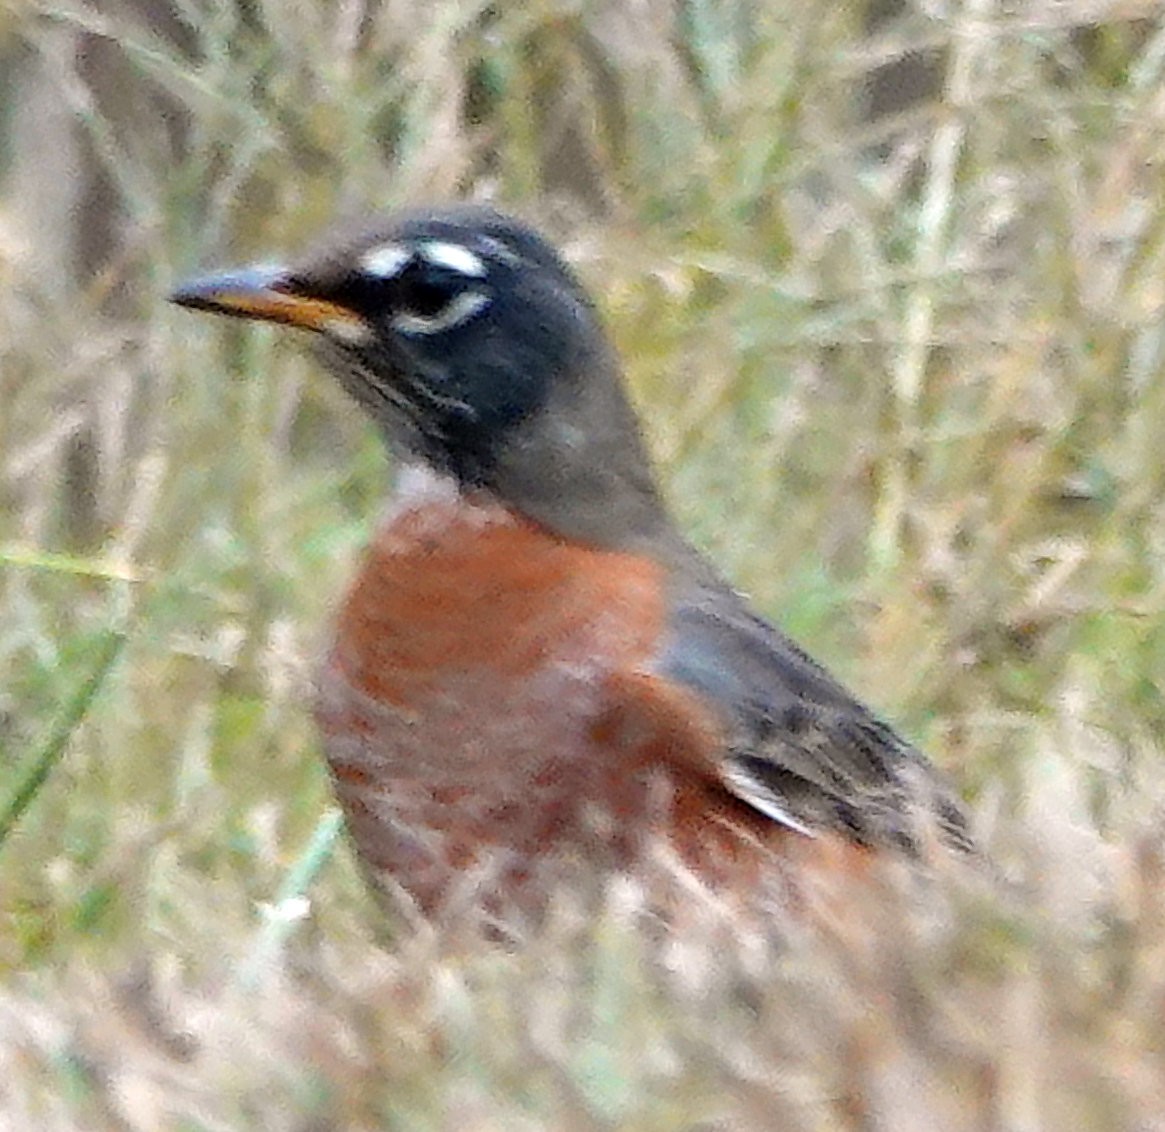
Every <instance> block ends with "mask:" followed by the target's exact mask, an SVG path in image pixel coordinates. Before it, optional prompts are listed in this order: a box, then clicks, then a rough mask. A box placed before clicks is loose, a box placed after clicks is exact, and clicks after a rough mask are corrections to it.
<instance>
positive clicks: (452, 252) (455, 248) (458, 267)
mask: <svg viewBox="0 0 1165 1132" xmlns="http://www.w3.org/2000/svg"><path fill="white" fill-rule="evenodd" d="M418 250H419V251H420V253H421V258H422V259H424V260H425V261H426V262H428V263H431V264H432V265H433V266H434V267H447V268H448V269H449V270H450V271H456V272H457V274H458V275H468V276H470V277H471V278H473V279H483V278H485V274H486V270H485V263H484V261H483V260H482V258H481V256H479V255H478V254H477V253H476V252H471V251H470V250H469V249H468V248H467V247H466V246H465V245H464V244H451V243H449V242H448V241H447V240H426V241H425V242H424V243H423V244H421V245H420V246H419V248H418Z"/></svg>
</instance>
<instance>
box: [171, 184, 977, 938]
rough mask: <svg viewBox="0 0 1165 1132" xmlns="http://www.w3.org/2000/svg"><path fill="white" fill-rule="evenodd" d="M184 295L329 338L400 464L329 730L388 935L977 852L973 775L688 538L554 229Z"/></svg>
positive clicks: (360, 583) (472, 226)
mask: <svg viewBox="0 0 1165 1132" xmlns="http://www.w3.org/2000/svg"><path fill="white" fill-rule="evenodd" d="M171 299H172V301H173V302H174V303H177V304H178V305H180V306H182V307H185V308H190V309H193V310H197V311H207V312H212V313H216V314H222V315H229V316H234V317H238V318H244V319H257V320H260V321H266V322H273V323H281V324H285V325H287V326H290V327H294V328H298V329H300V330H303V331H306V332H308V334H309V335H310V336H311V338H312V340H313V342H314V345H315V348H316V352H317V355H318V358H319V360H320V362H321V364H322V367H323V368H324V370H325V371H327V372H328V373H330V374H331V375H332V376H333V377H334V378H335V379H336V380H337V381H338V382H339V384H340V385H341V386H342V388H343V389H344V390H345V391H346V392H347V394H348V395H349V396H350V397H351V398H352V399H353V400H355V402H356V403H357V404H358V405H359V406H361V407H362V408H363V410H364V412H365V413H366V414H367V416H368V417H369V418H370V419H371V421H372V423H373V424H374V425H375V426H376V428H377V430H378V431H379V433H380V434H381V436H382V437H383V440H384V441H385V443H386V445H387V447H388V449H389V450H390V452H391V453H392V454H393V456H394V458H395V464H396V469H397V472H396V480H395V488H394V490H393V491H392V493H391V495H390V498H389V500H388V503H387V507H386V510H385V513H384V516H383V518H382V519H381V521H380V523H379V525H378V527H377V528H376V532H375V534H374V536H373V538H372V541H371V545H370V546H369V547H368V549H367V551H366V553H365V555H364V557H363V560H362V561H361V563H360V564H359V566H358V568H357V570H356V574H355V578H354V580H353V582H352V583H351V585H350V587H349V589H348V590H347V592H346V594H345V595H344V596H343V597H342V599H341V601H340V603H339V607H338V610H337V612H336V614H335V623H334V632H333V636H332V641H331V644H330V647H329V648H328V649H327V652H326V656H325V658H324V659H323V661H322V664H321V665H320V668H319V675H318V679H317V681H316V687H315V702H314V708H313V710H314V715H315V721H316V724H317V727H318V730H319V733H320V736H321V740H322V748H323V752H324V755H325V759H326V762H327V764H328V767H329V770H330V772H331V778H332V782H333V785H334V789H335V792H336V795H337V797H338V800H339V803H340V806H341V809H342V811H343V813H344V815H345V820H346V824H347V828H348V832H349V834H350V838H351V840H352V842H353V844H354V847H355V850H356V855H357V858H358V859H359V861H360V862H361V864H362V866H363V868H364V872H365V874H366V875H367V877H368V879H369V880H370V881H371V883H372V887H373V888H374V890H375V891H376V892H377V893H378V894H379V895H380V896H381V898H382V899H383V900H385V901H386V902H387V903H388V904H389V905H390V906H391V907H393V908H394V909H396V910H398V911H401V910H403V911H405V912H406V913H407V914H409V915H414V916H417V917H419V918H420V919H421V920H440V918H441V917H442V916H443V915H448V914H451V913H450V909H451V908H453V907H454V906H459V907H463V908H464V907H466V906H468V907H476V908H477V909H478V910H479V911H482V914H483V916H486V917H487V918H489V919H490V920H491V922H494V923H497V922H505V919H506V917H507V916H514V917H526V918H527V920H528V919H530V918H536V917H537V916H539V915H544V914H545V909H546V907H547V904H548V901H550V900H551V899H552V890H553V885H554V878H555V877H556V876H558V875H561V874H559V873H557V872H556V868H558V867H559V866H562V865H563V864H564V863H570V864H571V865H572V867H575V868H577V869H580V870H581V871H582V874H583V875H585V876H587V877H592V878H595V877H597V878H600V879H601V878H613V877H620V876H624V877H626V876H635V875H640V871H641V870H644V871H646V870H647V868H648V865H647V862H648V861H649V860H650V859H653V855H654V859H658V856H659V853H661V852H662V853H663V854H664V856H666V858H667V859H668V860H670V861H672V862H673V863H675V864H678V865H679V866H680V867H682V869H684V870H686V871H687V873H688V874H689V875H690V876H691V877H693V878H695V879H696V880H697V881H699V882H700V884H701V885H702V886H704V887H706V888H708V889H710V890H712V891H716V892H725V893H728V894H730V895H732V896H733V898H734V899H738V900H741V901H746V902H747V901H748V900H749V899H751V894H753V893H755V892H757V891H759V890H760V889H762V888H763V887H764V880H765V877H766V876H767V875H769V874H772V873H774V872H778V871H779V870H780V869H781V867H782V863H783V862H786V861H789V860H795V859H798V857H799V855H803V854H804V852H805V851H806V850H807V849H808V848H810V847H813V846H818V847H825V846H832V847H834V849H836V850H837V852H838V853H839V854H840V855H841V856H840V858H839V859H842V860H849V861H855V862H860V861H861V860H864V859H867V858H868V857H870V856H871V855H876V854H881V853H887V854H893V855H895V856H897V857H915V858H917V857H919V856H920V855H922V854H924V853H930V852H935V851H937V852H939V853H946V852H948V851H949V852H950V853H951V854H952V855H958V854H959V853H963V852H965V851H968V850H969V849H970V848H971V846H972V839H971V835H970V833H969V831H968V830H969V822H968V817H967V813H966V810H965V807H964V805H963V803H962V802H961V800H960V798H959V797H958V795H957V793H956V792H955V790H954V788H953V786H952V785H951V784H950V783H949V782H948V781H947V779H946V777H945V776H944V775H943V774H942V773H940V772H939V770H938V769H937V768H936V767H935V766H934V765H933V764H932V763H931V762H929V761H928V760H927V759H926V757H925V756H924V755H923V754H922V753H921V752H920V751H919V750H918V749H917V748H916V747H914V746H912V745H911V744H910V743H909V742H907V741H906V740H905V739H903V738H901V737H900V736H899V735H898V733H896V732H895V731H894V730H893V729H892V728H891V727H890V726H889V725H887V724H886V723H885V722H883V721H882V720H881V719H880V718H879V717H877V716H876V715H875V714H874V713H873V712H872V711H871V710H870V709H868V708H867V707H866V706H865V705H864V704H863V703H862V702H860V701H859V700H858V699H857V698H855V697H854V696H853V695H852V694H851V693H850V692H849V691H848V690H847V689H846V688H845V687H843V685H842V684H841V683H839V682H838V681H837V680H836V679H835V678H834V677H833V676H831V675H830V674H829V673H828V672H827V671H826V670H825V668H823V667H822V666H821V665H820V664H818V663H817V662H816V661H815V660H813V659H812V658H811V657H810V656H809V655H808V654H807V653H806V652H805V651H803V650H802V649H801V648H800V647H799V646H798V645H796V644H795V643H794V642H793V641H792V640H790V639H789V638H788V637H787V636H785V635H784V634H783V633H782V632H781V631H780V630H779V629H777V628H776V627H775V626H774V625H772V624H771V623H770V622H769V621H767V620H765V619H764V618H762V617H761V616H760V615H759V614H758V613H757V612H756V611H754V609H753V608H752V607H751V606H750V604H749V603H748V601H747V600H746V599H745V598H744V597H743V596H742V595H741V594H740V593H739V592H737V591H736V590H735V589H734V588H733V587H732V586H731V585H730V584H729V583H728V582H727V581H725V580H724V578H723V577H722V576H721V574H720V573H719V572H718V570H717V569H716V568H715V567H714V566H713V565H712V564H711V562H710V561H709V560H708V558H706V557H705V556H704V555H703V554H702V553H701V552H699V551H698V550H696V549H695V548H694V546H693V545H692V543H691V542H689V541H688V540H687V538H685V537H684V535H683V534H681V532H680V530H679V529H678V528H677V526H676V524H675V523H674V521H673V520H672V518H671V517H670V515H669V513H668V510H667V508H666V506H665V504H664V502H663V498H662V495H661V491H660V488H659V486H658V482H657V479H656V476H655V473H654V471H653V469H652V466H651V462H650V459H649V456H648V453H647V450H646V445H645V442H644V439H643V435H642V432H641V428H640V425H639V422H638V418H637V416H636V413H635V412H634V411H633V409H632V406H631V402H630V400H629V397H628V394H627V392H626V390H625V385H624V378H623V373H622V365H621V362H620V359H619V357H618V356H617V354H616V352H615V350H614V348H613V347H612V344H611V342H610V339H609V337H608V335H607V333H606V331H605V330H604V328H603V326H602V323H601V320H600V316H599V314H598V311H597V308H596V305H595V304H594V302H593V301H592V299H591V297H590V295H589V294H588V292H587V291H586V290H585V289H584V287H583V286H582V284H581V283H580V282H579V280H578V278H577V276H576V275H575V273H574V272H573V271H572V270H571V269H570V268H569V267H568V265H567V264H566V262H565V261H564V259H563V258H562V256H561V255H560V254H559V253H558V252H557V251H556V250H555V249H554V248H553V247H552V245H551V244H550V243H549V242H548V241H547V240H546V239H545V238H544V237H543V236H542V235H540V234H539V233H538V232H537V231H536V230H535V229H534V228H533V227H531V226H530V225H528V224H527V223H525V222H524V221H522V220H519V219H517V218H515V217H513V216H510V215H508V214H506V213H503V212H500V211H497V210H495V209H494V208H493V207H491V206H487V205H478V204H456V205H450V206H447V207H441V208H434V207H425V208H416V209H412V210H405V211H400V212H396V213H392V214H388V215H384V216H378V217H375V218H373V219H367V220H363V221H360V222H358V223H355V224H348V225H343V226H341V227H339V228H338V229H337V230H335V231H333V232H331V233H330V234H328V235H326V236H325V237H324V239H323V240H322V241H321V242H320V243H319V244H318V245H317V246H316V247H315V248H314V249H312V250H310V251H309V252H308V254H306V255H305V256H302V257H300V258H298V259H296V260H293V261H292V262H291V263H289V264H287V265H276V266H271V265H261V266H250V267H244V268H240V269H236V270H227V271H216V272H212V273H210V274H205V275H201V276H199V277H197V278H194V279H192V280H191V281H189V282H187V283H185V284H184V285H182V286H180V287H179V288H178V289H177V290H176V291H175V292H174V293H173V294H172V295H171ZM935 847H937V850H936V848H935ZM830 853H831V854H832V853H833V849H831V850H830ZM830 859H833V857H832V856H830ZM644 875H645V874H644ZM467 878H471V879H470V880H467ZM467 894H468V895H467Z"/></svg>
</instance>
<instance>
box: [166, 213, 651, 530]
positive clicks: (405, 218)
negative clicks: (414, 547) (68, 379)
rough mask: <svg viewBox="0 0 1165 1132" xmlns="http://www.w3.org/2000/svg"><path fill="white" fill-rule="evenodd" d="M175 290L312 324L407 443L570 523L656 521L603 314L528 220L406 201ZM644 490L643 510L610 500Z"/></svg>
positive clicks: (187, 300) (396, 441) (472, 481)
mask: <svg viewBox="0 0 1165 1132" xmlns="http://www.w3.org/2000/svg"><path fill="white" fill-rule="evenodd" d="M172 298H173V300H174V301H175V302H177V303H179V304H181V305H183V306H186V307H192V308H195V309H200V310H210V311H215V312H218V313H222V314H231V315H236V316H241V317H245V318H256V319H264V320H267V321H274V322H282V323H287V324H290V325H292V326H298V327H302V328H305V329H308V330H311V331H313V332H315V334H316V335H317V336H318V345H319V348H320V353H321V356H322V358H323V361H324V363H325V364H326V366H327V367H328V368H329V369H330V370H331V371H332V372H333V373H334V374H335V375H336V376H337V378H338V379H339V380H340V382H341V384H342V385H343V386H344V388H345V389H346V390H347V391H348V392H349V393H350V394H351V395H352V396H353V397H354V398H355V399H356V400H357V401H358V402H359V403H360V404H361V405H362V406H363V407H364V408H365V410H366V411H367V412H368V413H369V414H370V415H371V417H372V418H373V420H374V421H375V422H376V423H377V424H378V425H379V426H380V428H381V430H382V431H383V432H384V434H385V436H386V437H387V439H388V440H389V442H390V444H391V445H392V446H393V447H394V448H396V449H397V450H398V451H399V452H400V453H401V455H403V456H404V457H405V458H406V459H413V460H422V461H425V462H426V463H428V464H430V465H432V466H433V467H434V468H436V469H437V470H438V471H440V472H444V473H447V474H449V475H452V476H454V477H455V478H456V479H457V480H459V481H460V482H461V483H462V484H463V485H464V486H466V487H474V488H486V489H488V490H493V491H495V492H497V493H498V494H499V495H500V496H501V497H502V498H503V499H504V500H505V501H506V502H508V503H510V504H511V505H512V506H514V507H515V508H516V509H518V510H520V511H523V512H525V513H527V514H529V515H530V516H531V517H532V518H535V519H537V520H538V521H540V522H543V523H546V524H547V525H549V526H551V527H552V528H555V529H557V530H559V532H560V533H562V534H568V535H572V536H576V537H590V538H592V539H594V540H596V541H600V542H604V543H618V542H622V541H625V539H626V538H627V537H633V536H634V535H635V534H640V535H641V534H643V533H644V532H643V531H632V530H622V531H621V530H619V527H621V526H622V527H627V525H628V524H630V525H632V526H635V525H637V524H638V525H642V524H649V523H651V524H653V523H654V522H655V521H656V518H657V514H658V502H657V499H656V495H655V490H654V486H653V484H652V482H651V477H650V474H649V472H648V470H647V464H646V460H645V457H644V455H643V449H642V444H641V441H640V438H639V433H638V429H637V426H636V423H635V420H634V417H633V415H632V413H631V410H630V408H629V406H628V404H627V402H626V399H625V397H624V394H623V390H622V386H621V381H620V378H619V373H618V366H617V364H616V362H615V359H614V356H613V354H612V352H611V349H610V347H609V345H608V343H607V341H606V338H605V336H604V334H603V332H602V329H601V327H600V326H599V323H598V320H597V317H596V314H595V311H594V308H593V307H592V305H591V303H590V300H589V299H588V297H587V295H586V293H585V292H584V291H583V289H582V287H581V286H580V285H579V283H578V282H577V280H576V279H575V278H574V276H573V275H572V274H571V272H570V271H569V269H568V268H567V267H566V266H565V264H564V263H563V262H562V260H561V259H560V258H559V257H558V255H557V254H556V253H555V252H554V250H553V249H552V248H551V247H550V246H549V245H548V244H547V243H546V242H545V241H544V240H543V239H542V238H541V237H540V236H538V235H537V234H536V233H535V232H533V231H532V230H531V229H530V228H528V227H527V226H526V225H524V224H522V223H520V222H519V221H517V220H514V219H512V218H510V217H507V216H505V215H503V214H501V213H498V212H495V211H493V210H492V209H488V208H478V207H468V206H467V207H460V208H452V209H446V210H441V211H426V212H408V213H402V214H398V215H396V216H393V217H389V218H387V219H386V220H383V221H381V222H372V223H365V224H363V225H361V226H360V227H358V228H354V229H348V230H347V231H343V232H339V233H335V234H333V235H332V236H330V237H328V238H326V239H325V240H324V241H323V242H322V243H321V245H320V246H319V249H318V251H316V252H315V253H313V254H311V255H309V256H308V257H306V258H305V259H304V260H303V261H302V262H300V263H296V264H292V265H291V266H288V267H254V268H246V269H243V270H239V271H229V272H223V273H219V274H214V275H209V276H204V277H202V278H200V279H196V280H193V281H192V282H190V283H189V284H187V285H185V286H183V287H181V288H180V289H179V290H178V291H177V292H175V294H174V295H173V296H172ZM629 487H630V488H631V489H633V490H632V491H631V492H630V493H628V491H627V489H628V488H629ZM629 494H630V496H631V497H632V499H633V500H637V501H638V502H637V504H632V503H628V502H622V503H619V504H618V506H617V507H614V508H613V512H612V506H613V500H614V498H615V497H616V496H620V497H627V496H628V495H629ZM604 511H607V512H610V513H608V514H607V517H606V518H603V515H604Z"/></svg>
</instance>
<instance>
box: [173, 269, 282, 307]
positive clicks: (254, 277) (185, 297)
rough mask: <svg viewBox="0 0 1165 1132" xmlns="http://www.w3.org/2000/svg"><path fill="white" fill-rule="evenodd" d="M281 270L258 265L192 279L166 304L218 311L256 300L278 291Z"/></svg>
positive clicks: (180, 285) (280, 285)
mask: <svg viewBox="0 0 1165 1132" xmlns="http://www.w3.org/2000/svg"><path fill="white" fill-rule="evenodd" d="M287 278H288V271H287V269H286V268H284V267H276V266H268V265H265V264H264V265H261V266H256V267H245V268H241V269H239V270H232V271H216V272H212V273H210V274H208V275H199V276H195V278H193V279H188V280H187V281H186V282H184V283H179V284H178V286H177V287H175V288H174V290H173V291H171V292H170V294H169V295H168V296H167V301H168V302H171V303H174V304H175V305H176V306H180V307H186V308H187V309H188V310H202V311H221V310H223V309H224V308H225V307H227V306H229V305H230V303H231V300H236V301H237V300H239V299H246V298H257V297H259V296H262V295H266V294H270V293H271V292H273V291H280V290H282V289H283V287H284V286H285V285H286V282H287Z"/></svg>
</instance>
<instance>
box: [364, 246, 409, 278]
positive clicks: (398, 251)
mask: <svg viewBox="0 0 1165 1132" xmlns="http://www.w3.org/2000/svg"><path fill="white" fill-rule="evenodd" d="M412 259H413V250H412V248H406V247H404V246H403V245H401V244H381V245H380V247H378V248H372V249H371V250H370V251H367V252H365V253H364V254H363V255H362V256H361V257H360V266H361V267H362V268H363V269H364V271H365V272H366V273H367V274H368V275H371V276H372V277H373V278H374V279H395V278H396V277H397V276H398V275H399V274H400V273H401V272H402V271H404V269H405V268H406V267H407V266H408V265H409V264H410V263H411V262H412Z"/></svg>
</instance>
